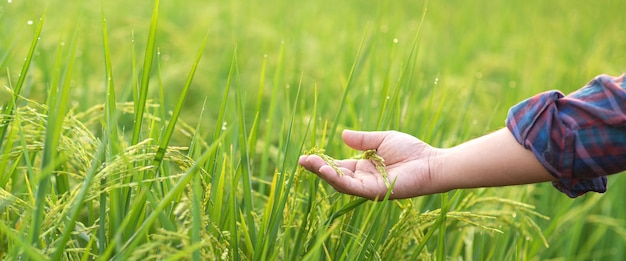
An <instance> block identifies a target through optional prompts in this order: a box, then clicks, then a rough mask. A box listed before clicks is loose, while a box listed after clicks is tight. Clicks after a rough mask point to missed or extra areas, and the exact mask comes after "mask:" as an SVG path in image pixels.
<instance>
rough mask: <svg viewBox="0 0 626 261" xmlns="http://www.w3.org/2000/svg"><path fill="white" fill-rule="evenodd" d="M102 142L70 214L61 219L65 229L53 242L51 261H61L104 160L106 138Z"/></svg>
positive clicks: (72, 204)
mask: <svg viewBox="0 0 626 261" xmlns="http://www.w3.org/2000/svg"><path fill="white" fill-rule="evenodd" d="M103 139H104V142H102V143H100V145H99V146H98V151H97V152H96V154H95V155H94V157H93V159H92V162H91V166H90V168H89V170H88V171H87V173H86V175H85V178H84V180H83V184H82V186H81V187H80V190H79V191H78V194H77V195H76V197H75V198H74V200H73V202H72V203H71V204H70V205H71V210H70V213H69V215H68V216H67V217H64V218H62V220H66V221H65V229H64V230H63V232H62V233H61V238H60V239H59V240H58V241H57V242H55V245H56V249H55V251H54V255H53V257H52V260H61V257H62V256H63V255H64V254H65V253H64V251H65V247H66V246H67V244H66V243H67V241H68V240H69V239H70V236H71V235H72V232H73V230H74V226H75V225H76V220H77V219H78V214H79V212H80V211H81V210H82V209H81V207H82V206H83V204H84V202H85V198H86V197H87V193H88V192H89V188H91V186H92V183H93V179H94V177H95V175H96V173H97V171H98V168H99V167H100V162H101V161H102V160H103V158H104V154H105V148H106V144H107V141H106V140H107V136H104V137H103Z"/></svg>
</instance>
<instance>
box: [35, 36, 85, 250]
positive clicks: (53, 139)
mask: <svg viewBox="0 0 626 261" xmlns="http://www.w3.org/2000/svg"><path fill="white" fill-rule="evenodd" d="M77 37H78V30H75V31H74V35H73V37H72V40H71V44H70V50H69V54H68V56H67V58H66V59H67V60H66V63H67V64H68V65H67V67H66V68H65V72H64V73H62V74H63V79H64V83H63V85H62V86H59V88H60V92H57V91H55V90H56V86H55V85H53V86H51V92H50V93H51V94H56V95H55V96H56V99H54V98H52V99H48V101H49V102H50V103H51V104H49V105H48V108H49V111H48V121H47V124H46V131H45V139H44V147H43V158H42V160H41V169H42V170H49V171H50V172H42V173H41V174H40V180H39V185H38V186H37V190H36V197H35V212H34V213H33V219H32V220H33V225H32V226H31V232H30V236H31V242H32V243H33V244H35V245H40V242H39V241H38V239H39V233H40V229H41V228H40V227H41V222H42V220H43V214H44V213H43V211H44V204H45V200H46V195H47V194H48V193H49V185H50V179H51V177H50V176H51V175H55V178H57V192H58V193H65V192H66V191H67V190H68V189H69V181H68V180H67V176H59V175H56V174H54V171H53V170H54V169H53V168H56V166H57V165H58V164H60V162H62V161H61V159H60V158H59V157H58V155H57V154H58V152H57V147H58V144H59V139H60V136H61V132H62V131H63V120H64V118H65V113H66V108H67V103H68V98H69V89H70V84H71V72H72V69H73V66H74V60H75V59H74V58H75V57H76V41H77ZM61 49H62V48H61V47H60V49H59V52H58V54H60V53H61ZM58 57H60V56H58ZM59 62H60V59H58V60H57V64H56V65H55V66H56V67H57V68H60V66H61V65H60V63H59ZM57 160H58V161H57Z"/></svg>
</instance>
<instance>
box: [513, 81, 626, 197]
mask: <svg viewBox="0 0 626 261" xmlns="http://www.w3.org/2000/svg"><path fill="white" fill-rule="evenodd" d="M625 77H626V74H623V75H622V76H620V77H611V76H608V75H600V76H598V77H596V78H595V79H593V80H592V81H590V82H589V83H588V84H587V85H585V86H584V87H582V88H581V89H579V90H577V91H576V92H574V93H571V94H569V95H567V96H565V95H563V94H562V93H561V92H559V91H548V92H544V93H540V94H538V95H536V96H534V97H531V98H529V99H527V100H525V101H523V102H521V103H519V104H517V105H515V106H513V107H511V109H510V110H509V114H508V117H507V120H506V124H507V127H508V128H509V130H511V132H512V133H513V136H515V138H516V139H517V141H518V142H519V143H520V144H522V145H523V146H524V147H525V148H526V149H529V150H531V151H532V152H533V154H534V155H535V156H536V157H537V159H538V160H539V161H540V162H541V164H542V165H543V166H544V167H545V168H546V169H547V170H548V171H549V172H550V173H551V174H552V175H554V176H555V177H556V178H558V179H559V180H558V181H555V182H553V185H554V186H555V187H556V188H557V189H559V190H560V191H562V192H564V193H565V194H567V195H568V196H570V197H572V198H573V197H577V196H580V195H582V194H584V193H586V192H588V191H595V192H600V193H602V192H605V191H606V182H607V180H606V176H607V175H610V174H615V173H618V172H621V171H624V170H626V83H625V82H626V81H624V78H625Z"/></svg>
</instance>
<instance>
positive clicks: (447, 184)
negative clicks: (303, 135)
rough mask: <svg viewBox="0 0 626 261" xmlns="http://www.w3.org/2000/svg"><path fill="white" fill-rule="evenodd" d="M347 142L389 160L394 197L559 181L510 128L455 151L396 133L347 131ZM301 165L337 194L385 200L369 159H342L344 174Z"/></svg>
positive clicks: (305, 159)
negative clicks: (518, 141)
mask: <svg viewBox="0 0 626 261" xmlns="http://www.w3.org/2000/svg"><path fill="white" fill-rule="evenodd" d="M342 136H343V139H344V142H345V143H346V144H347V145H348V146H350V147H352V148H354V149H357V150H368V149H376V150H377V153H378V154H379V155H380V156H381V157H383V158H384V159H385V163H386V164H387V167H386V170H387V174H388V175H389V179H390V180H391V181H392V182H393V180H394V179H395V180H396V183H395V186H394V188H393V194H392V195H391V198H395V199H397V198H410V197H416V196H420V195H427V194H434V193H439V192H445V191H449V190H452V189H457V188H477V187H491V186H504V185H518V184H527V183H535V182H543V181H550V180H554V177H552V176H551V175H550V174H549V173H548V172H547V171H546V170H545V169H544V168H543V167H542V165H541V164H540V163H539V162H538V161H537V159H536V158H535V157H534V156H533V154H532V153H531V152H530V151H528V150H526V149H524V148H523V147H522V146H521V145H520V144H519V143H517V142H516V140H515V139H514V138H513V136H512V135H511V133H510V132H509V131H508V130H507V129H501V130H499V131H496V132H494V133H491V134H488V135H486V136H483V137H481V138H478V139H475V140H472V141H469V142H467V143H464V144H461V145H459V146H457V147H454V148H449V149H438V148H433V147H432V146H430V145H428V144H426V143H424V142H422V141H421V140H419V139H417V138H415V137H413V136H410V135H408V134H405V133H401V132H395V131H385V132H356V131H344V132H343V135H342ZM299 163H300V164H301V165H302V166H304V167H305V168H307V169H308V170H310V171H312V172H314V173H316V174H317V175H319V176H320V177H321V178H323V179H324V180H326V181H327V182H328V183H329V184H331V185H332V186H333V187H334V188H335V189H336V190H338V191H340V192H343V193H347V194H351V195H357V196H361V197H365V198H369V199H375V198H376V197H378V198H382V197H383V196H384V195H385V194H386V192H387V187H386V186H385V184H384V181H383V179H382V177H381V175H380V174H379V173H378V171H377V170H376V168H375V166H374V165H373V164H372V163H371V162H370V161H369V160H352V159H349V160H340V161H337V164H338V165H339V169H340V170H341V171H342V172H343V174H344V175H343V176H342V175H339V174H338V173H336V172H335V170H334V169H333V168H332V167H330V166H329V165H327V164H326V163H325V162H324V161H323V160H322V159H321V158H320V157H318V156H315V155H311V156H302V157H301V158H300V161H299Z"/></svg>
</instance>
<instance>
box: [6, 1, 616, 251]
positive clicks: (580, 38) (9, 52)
mask: <svg viewBox="0 0 626 261" xmlns="http://www.w3.org/2000/svg"><path fill="white" fill-rule="evenodd" d="M623 10H626V2H624V1H618V0H599V1H592V2H590V1H581V0H573V1H565V0H556V1H541V2H527V1H526V2H524V1H500V0H498V1H486V0H479V1H471V2H470V1H457V0H450V1H372V0H364V1H363V0H362V1H357V0H346V1H328V0H320V1H286V0H268V1H262V2H255V1H242V0H233V1H192V0H187V1H168V0H154V1H120V0H111V1H96V2H92V1H43V0H33V1H22V0H5V1H3V2H1V3H0V85H1V86H0V106H1V107H0V258H1V259H2V260H220V259H221V260H390V259H396V260H624V258H626V249H625V248H624V245H626V209H624V208H623V207H622V206H621V205H620V204H618V205H615V204H613V203H614V202H621V199H622V198H623V194H622V193H624V192H623V188H625V187H626V181H624V178H623V177H621V176H620V175H615V176H612V177H610V178H609V188H608V192H607V193H605V194H588V195H585V196H582V197H580V198H577V199H570V198H568V197H567V196H565V195H564V194H561V193H559V192H558V191H556V190H555V189H554V188H552V187H551V185H550V184H536V185H526V186H511V187H504V188H480V189H471V190H455V191H451V192H449V193H442V194H437V195H430V196H424V197H419V198H414V199H406V200H396V201H388V200H384V201H381V202H372V201H368V200H365V199H361V198H357V197H353V196H347V195H343V194H340V193H337V192H336V191H334V190H333V189H332V188H331V187H330V186H328V185H327V184H326V183H325V182H323V181H322V180H320V179H319V178H317V176H315V175H314V174H311V173H309V172H307V171H305V170H304V169H302V168H300V167H299V166H298V165H297V160H298V157H299V156H300V155H301V154H303V153H306V152H307V151H311V150H312V149H316V150H320V149H323V150H324V153H326V154H328V155H330V156H332V157H334V158H347V157H352V156H354V155H359V154H360V153H362V152H359V151H353V150H351V149H349V148H348V147H347V146H345V145H344V144H343V142H342V141H341V137H340V135H339V134H340V132H341V131H342V130H343V129H346V128H348V129H357V130H399V131H403V132H406V133H409V134H412V135H414V136H416V137H418V138H420V139H422V140H424V141H426V142H428V143H430V144H432V145H434V146H438V147H451V146H455V145H457V144H460V143H462V142H464V141H466V140H469V139H471V138H475V137H478V136H481V135H483V134H486V133H489V132H491V131H494V130H497V129H499V128H501V127H503V126H504V119H505V117H506V114H507V110H508V108H509V107H511V106H513V105H514V104H516V103H517V102H519V101H521V100H523V99H525V98H527V97H529V96H532V95H534V94H536V93H538V92H541V91H547V90H551V89H559V90H562V91H563V92H565V93H568V92H571V91H574V90H576V89H578V88H579V87H581V86H583V85H584V84H585V83H586V82H588V81H589V80H591V79H592V78H593V77H595V76H596V75H599V74H611V75H619V74H621V73H622V72H623V71H624V70H625V68H624V65H623V62H621V61H624V60H625V59H626V52H624V50H626V38H625V37H624V35H626V29H624V25H625V24H626V19H625V18H624V17H625V16H624V15H623Z"/></svg>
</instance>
